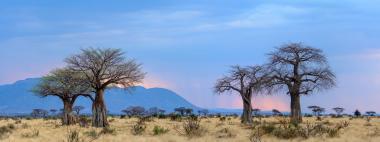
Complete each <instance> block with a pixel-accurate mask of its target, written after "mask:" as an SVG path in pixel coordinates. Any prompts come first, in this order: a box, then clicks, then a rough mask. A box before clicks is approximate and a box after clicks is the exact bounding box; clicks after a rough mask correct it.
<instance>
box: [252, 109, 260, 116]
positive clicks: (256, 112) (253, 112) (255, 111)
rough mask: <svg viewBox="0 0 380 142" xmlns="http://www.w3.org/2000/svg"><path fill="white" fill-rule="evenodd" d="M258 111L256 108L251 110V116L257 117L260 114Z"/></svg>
mask: <svg viewBox="0 0 380 142" xmlns="http://www.w3.org/2000/svg"><path fill="white" fill-rule="evenodd" d="M260 111H261V110H260V109H258V108H254V109H252V114H253V116H258V115H259V113H260Z"/></svg>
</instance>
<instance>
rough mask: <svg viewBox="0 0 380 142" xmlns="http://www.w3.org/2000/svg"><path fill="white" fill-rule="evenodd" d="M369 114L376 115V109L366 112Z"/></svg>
mask: <svg viewBox="0 0 380 142" xmlns="http://www.w3.org/2000/svg"><path fill="white" fill-rule="evenodd" d="M365 113H366V114H367V115H368V116H375V115H376V112H374V111H367V112H365Z"/></svg>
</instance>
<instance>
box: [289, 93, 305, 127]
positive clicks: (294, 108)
mask: <svg viewBox="0 0 380 142" xmlns="http://www.w3.org/2000/svg"><path fill="white" fill-rule="evenodd" d="M290 109H291V112H290V117H291V122H292V123H296V124H298V123H301V122H302V114H301V103H300V95H299V94H297V93H290Z"/></svg>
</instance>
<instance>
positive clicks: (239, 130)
mask: <svg viewBox="0 0 380 142" xmlns="http://www.w3.org/2000/svg"><path fill="white" fill-rule="evenodd" d="M281 119H286V118H278V117H268V118H262V119H258V118H255V122H256V123H255V124H256V125H260V124H262V123H268V124H269V123H273V124H277V123H278V122H279V121H281ZM109 121H110V129H109V132H107V133H103V134H100V133H101V131H104V130H103V129H101V128H93V127H80V126H79V125H74V126H61V125H60V120H58V119H57V120H54V119H47V120H44V119H31V120H27V119H22V120H21V121H20V120H14V119H4V120H0V127H8V126H11V127H12V130H11V132H8V133H5V134H3V135H2V136H1V137H0V141H2V142H68V141H69V137H70V134H72V132H77V133H76V134H78V136H77V138H78V139H79V142H127V141H128V142H184V141H190V142H231V141H234V142H235V141H236V142H249V141H251V140H250V138H251V137H252V135H254V134H255V133H256V132H257V130H255V128H252V127H247V126H243V125H241V124H240V120H239V118H233V117H228V118H226V119H225V120H221V119H220V118H202V119H201V120H200V126H201V129H202V130H200V131H201V132H200V135H199V136H198V135H196V136H192V137H189V136H186V135H183V133H181V127H182V126H183V123H184V122H185V121H172V120H170V119H169V118H168V119H158V118H153V120H152V121H149V122H145V126H146V128H145V131H144V132H142V134H140V135H134V134H133V132H132V129H133V126H134V125H135V124H136V123H137V122H138V119H137V118H123V119H121V118H116V117H114V118H111V117H110V118H109ZM342 122H348V123H349V125H348V127H345V128H343V129H341V130H340V131H339V132H338V134H337V135H336V136H334V137H330V136H328V135H318V136H313V137H309V138H303V137H296V138H291V139H284V138H278V137H276V136H274V135H270V134H262V135H261V134H260V136H259V137H258V138H257V139H256V141H261V142H277V141H280V142H287V141H292V142H293V141H295V142H298V141H300V142H301V141H302V142H304V141H305V142H325V141H326V142H360V141H364V142H380V118H372V119H371V120H370V121H368V120H367V119H365V118H354V119H352V118H348V117H345V118H327V117H326V118H323V119H322V120H321V121H316V118H315V117H310V118H304V123H303V124H302V125H305V124H307V123H320V124H323V125H326V126H331V127H334V126H335V125H337V124H339V123H342ZM155 126H159V127H161V128H164V129H167V130H168V132H167V133H163V134H160V135H155V134H154V132H153V129H154V127H155ZM0 131H2V129H0ZM71 136H72V135H71Z"/></svg>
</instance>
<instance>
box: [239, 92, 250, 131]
mask: <svg viewBox="0 0 380 142" xmlns="http://www.w3.org/2000/svg"><path fill="white" fill-rule="evenodd" d="M242 99H243V115H242V116H241V123H243V124H252V103H251V95H250V94H248V95H244V94H242Z"/></svg>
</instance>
